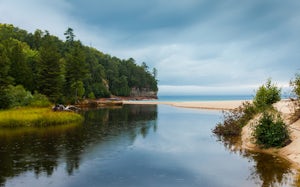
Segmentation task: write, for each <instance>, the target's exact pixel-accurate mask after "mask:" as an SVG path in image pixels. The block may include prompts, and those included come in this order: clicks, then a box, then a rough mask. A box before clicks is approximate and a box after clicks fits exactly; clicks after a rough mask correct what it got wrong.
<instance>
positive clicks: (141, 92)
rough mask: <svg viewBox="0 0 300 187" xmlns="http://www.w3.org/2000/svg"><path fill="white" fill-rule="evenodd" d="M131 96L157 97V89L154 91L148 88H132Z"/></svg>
mask: <svg viewBox="0 0 300 187" xmlns="http://www.w3.org/2000/svg"><path fill="white" fill-rule="evenodd" d="M130 97H140V98H152V99H157V91H153V90H150V89H148V88H142V89H140V88H132V89H131V91H130Z"/></svg>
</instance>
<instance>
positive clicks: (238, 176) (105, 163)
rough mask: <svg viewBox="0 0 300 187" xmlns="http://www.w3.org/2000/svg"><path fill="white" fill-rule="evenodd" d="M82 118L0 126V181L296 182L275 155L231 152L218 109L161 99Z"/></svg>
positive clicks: (143, 186) (142, 185) (138, 185)
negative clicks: (40, 125)
mask: <svg viewBox="0 0 300 187" xmlns="http://www.w3.org/2000/svg"><path fill="white" fill-rule="evenodd" d="M83 115H84V116H85V122H84V124H80V125H78V124H77V125H76V124H73V125H66V126H60V127H52V128H48V129H19V130H16V129H1V130H0V186H1V185H2V186H13V187H18V186H20V187H27V186H28V187H35V186H37V187H40V186H57V187H65V186H66V187H77V186H78V187H82V186H86V187H91V186H104V187H117V186H130V187H148V186H149V187H154V186H155V187H163V186H164V187H165V186H167V187H168V186H172V187H194V186H197V187H198V186H204V187H208V186H212V187H218V186H220V187H227V186H228V187H232V186H237V187H240V186H243V187H247V186H297V181H298V180H299V179H300V177H299V176H298V173H297V172H296V171H295V170H293V169H292V168H291V165H290V163H289V162H287V161H285V160H283V159H280V158H278V157H275V156H271V155H265V154H260V153H251V152H243V151H235V150H234V147H233V146H232V145H231V144H229V143H228V142H222V141H219V140H218V138H217V137H215V136H214V135H213V134H212V132H211V129H212V128H213V127H214V126H215V124H216V123H217V122H218V121H220V120H221V113H220V112H216V111H204V110H194V109H183V108H175V107H171V106H165V105H159V106H156V105H125V106H123V108H113V109H97V110H96V109H95V110H89V111H86V112H84V114H83Z"/></svg>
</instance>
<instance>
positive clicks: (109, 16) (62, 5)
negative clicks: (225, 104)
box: [0, 0, 300, 93]
mask: <svg viewBox="0 0 300 187" xmlns="http://www.w3.org/2000/svg"><path fill="white" fill-rule="evenodd" d="M117 5H120V6H117ZM299 5H300V3H299V2H269V1H268V2H262V1H259V0H254V1H251V2H247V3H245V2H239V1H237V0H230V1H226V2H218V3H216V2H212V1H208V0H202V1H196V0H188V1H174V2H172V6H171V4H170V2H169V1H152V2H149V1H138V2H135V1H131V2H130V3H128V2H126V3H124V2H123V1H119V0H112V1H109V2H108V1H106V2H104V1H101V0H100V1H96V0H94V1H93V0H87V1H84V2H82V1H71V0H69V1H68V0H52V1H46V0H27V1H21V0H1V1H0V21H1V22H5V23H12V24H14V25H16V26H18V27H20V28H23V29H26V30H28V31H30V32H33V31H34V30H35V29H41V30H49V31H50V33H51V34H55V35H58V36H59V37H60V38H62V39H63V38H64V36H63V33H64V31H65V30H66V29H67V27H72V28H73V29H74V31H75V35H76V36H77V39H80V40H81V41H83V43H84V44H86V45H91V46H93V47H96V48H98V49H99V50H101V51H103V52H105V53H110V54H111V55H113V56H118V57H120V58H130V57H133V58H134V59H136V61H137V63H141V62H146V63H147V64H148V65H149V66H150V67H156V68H157V69H158V73H159V74H158V75H159V77H158V78H159V80H160V81H159V83H160V84H161V86H160V88H161V89H160V92H162V93H164V92H167V91H169V90H173V91H172V93H173V92H176V91H177V92H182V91H181V90H182V89H181V88H183V87H184V86H186V85H194V86H188V88H185V89H186V90H189V92H191V91H194V92H195V93H208V92H214V91H215V90H214V89H215V88H217V87H218V90H222V91H223V92H226V93H227V92H228V93H229V92H230V91H232V93H236V92H238V91H239V90H240V91H239V92H246V91H247V92H248V91H249V89H250V91H251V89H252V88H253V85H260V84H262V83H263V82H264V81H265V80H266V79H267V78H269V77H272V78H273V80H274V81H275V82H282V83H283V84H288V82H289V80H290V79H291V78H292V77H293V75H294V73H296V72H297V71H298V70H299V68H300V67H299V65H298V64H299V58H300V54H299V53H298V49H299V48H300V46H299V45H300V44H299V43H300V39H299V37H298V33H299V31H300V23H299V22H297V20H298V19H297V18H299V17H300V13H299V11H298V9H297V7H299ZM164 85H169V86H167V87H166V86H164ZM241 85H244V86H241ZM165 88H167V89H165ZM178 88H180V89H178Z"/></svg>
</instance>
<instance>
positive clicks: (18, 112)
mask: <svg viewBox="0 0 300 187" xmlns="http://www.w3.org/2000/svg"><path fill="white" fill-rule="evenodd" d="M82 121H83V117H82V116H81V115H80V114H77V113H73V112H53V111H52V110H51V109H49V108H29V107H25V108H17V109H10V110H3V111H0V127H46V126H53V125H61V124H68V123H78V122H82Z"/></svg>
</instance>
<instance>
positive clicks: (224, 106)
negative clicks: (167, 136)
mask: <svg viewBox="0 0 300 187" xmlns="http://www.w3.org/2000/svg"><path fill="white" fill-rule="evenodd" d="M244 101H245V100H232V101H187V102H164V101H123V104H143V105H159V104H165V105H171V106H175V107H183V108H196V109H209V110H230V109H234V108H237V107H239V106H240V105H241V104H242V103H243V102H244Z"/></svg>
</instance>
